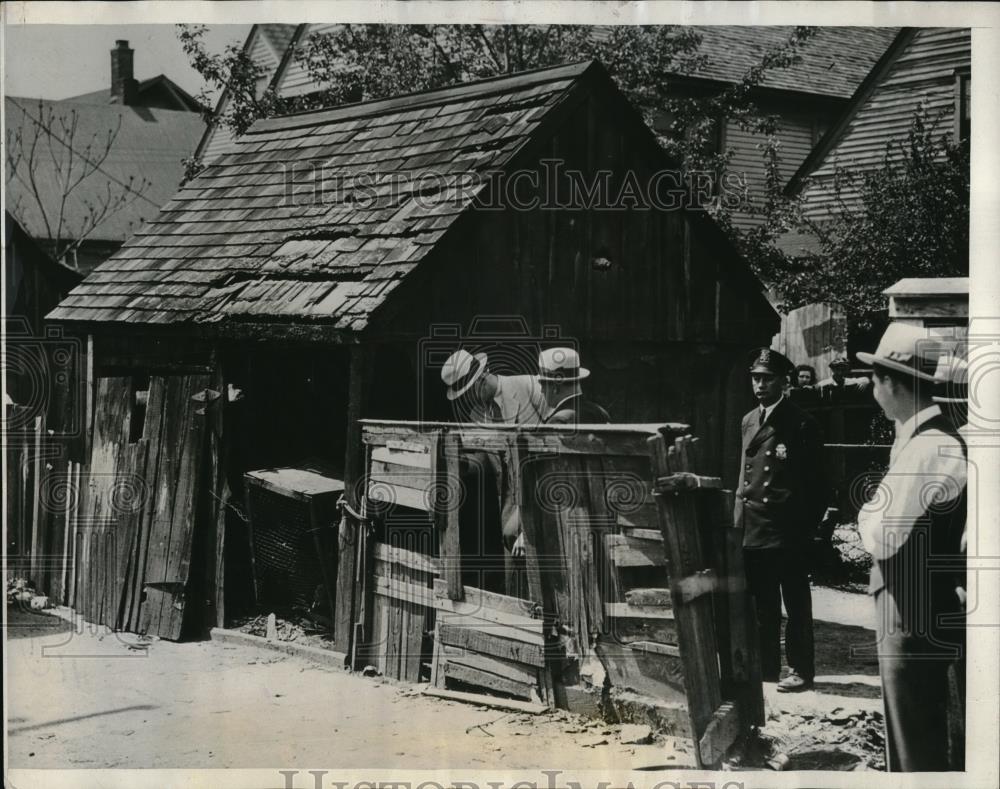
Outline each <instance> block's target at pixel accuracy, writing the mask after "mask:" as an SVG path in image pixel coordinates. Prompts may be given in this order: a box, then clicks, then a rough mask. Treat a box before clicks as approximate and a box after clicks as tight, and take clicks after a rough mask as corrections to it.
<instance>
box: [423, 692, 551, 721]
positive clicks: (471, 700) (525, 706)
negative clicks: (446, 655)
mask: <svg viewBox="0 0 1000 789" xmlns="http://www.w3.org/2000/svg"><path fill="white" fill-rule="evenodd" d="M422 692H423V693H424V695H427V696H436V697H437V698H440V699H448V700H450V701H463V702H466V703H467V704H478V705H480V706H483V707H491V708H493V709H498V710H511V711H513V712H523V713H526V714H528V715H541V714H542V713H544V712H548V711H549V708H548V707H547V706H545V705H544V704H535V703H533V702H530V701H518V700H516V699H502V698H499V697H498V696H486V695H483V694H479V693H462V692H460V691H457V690H444V689H442V688H432V687H427V688H424V689H423V691H422Z"/></svg>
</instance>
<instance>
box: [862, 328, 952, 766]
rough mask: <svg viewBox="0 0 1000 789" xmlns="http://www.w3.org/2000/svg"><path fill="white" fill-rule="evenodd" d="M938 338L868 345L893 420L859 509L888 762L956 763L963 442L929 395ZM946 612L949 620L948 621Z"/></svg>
mask: <svg viewBox="0 0 1000 789" xmlns="http://www.w3.org/2000/svg"><path fill="white" fill-rule="evenodd" d="M940 350H941V346H940V344H939V343H937V342H936V341H935V340H934V339H933V338H931V337H929V335H928V332H927V331H926V330H925V329H922V328H920V327H917V326H909V325H904V324H898V323H894V324H891V325H890V326H889V328H888V329H887V330H886V332H885V334H884V335H883V337H882V340H881V341H880V342H879V346H878V349H877V350H876V351H875V353H874V354H867V353H859V354H858V358H859V359H860V360H861V361H862V362H865V363H867V364H871V365H872V367H873V369H874V374H873V377H872V381H873V394H874V396H875V400H876V401H877V402H878V404H879V405H880V406H881V407H882V410H883V411H884V412H885V414H886V416H887V417H888V418H889V419H892V420H894V421H895V423H896V441H895V443H894V444H893V448H892V452H891V455H890V461H889V469H888V471H887V472H886V475H885V477H884V478H883V480H882V483H881V484H880V486H879V489H878V491H877V492H876V493H875V495H874V496H873V498H872V500H871V501H869V502H868V503H867V504H865V506H864V507H863V508H862V509H861V512H860V513H859V514H858V527H859V529H860V531H861V537H862V540H863V541H864V544H865V547H866V548H867V549H868V551H869V552H870V553H871V555H872V559H873V563H872V573H871V583H870V586H869V593H870V594H872V595H874V597H875V610H876V624H875V627H876V633H877V641H878V656H879V673H880V674H881V677H882V699H883V703H884V705H885V725H886V763H887V767H888V769H889V771H891V772H915V771H941V770H949V769H954V764H955V761H956V760H952V761H949V753H948V725H947V709H948V668H949V665H950V664H951V663H952V662H953V661H954V660H955V659H956V658H957V659H963V658H964V656H963V655H962V654H961V648H962V642H963V627H962V625H961V624H960V613H961V605H960V602H959V598H958V595H957V594H956V592H955V577H956V575H958V574H960V572H961V569H962V568H961V567H960V565H961V564H962V561H963V555H962V553H961V550H960V541H961V534H962V530H963V528H964V523H965V486H966V479H967V473H968V472H967V462H966V457H965V443H964V441H963V440H962V439H961V437H960V436H959V435H958V433H957V431H956V430H955V428H954V426H953V425H952V424H951V423H950V422H949V420H947V419H946V418H945V417H944V416H943V415H942V413H941V409H940V408H939V407H938V406H937V405H936V404H935V403H934V401H933V400H932V395H933V389H932V385H933V383H934V372H935V367H936V365H937V360H938V357H939V356H940ZM949 620H950V621H949Z"/></svg>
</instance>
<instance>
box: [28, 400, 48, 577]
mask: <svg viewBox="0 0 1000 789" xmlns="http://www.w3.org/2000/svg"><path fill="white" fill-rule="evenodd" d="M44 434H45V417H44V416H36V417H35V422H34V429H33V431H32V446H33V453H32V464H31V467H32V472H31V548H30V550H31V553H30V554H29V568H30V569H29V573H30V575H31V578H32V579H37V578H38V569H39V561H40V559H41V556H40V553H41V542H42V524H41V519H40V517H39V512H40V508H41V499H42V495H41V493H42V468H43V467H42V436H43V435H44Z"/></svg>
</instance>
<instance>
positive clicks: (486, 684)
mask: <svg viewBox="0 0 1000 789" xmlns="http://www.w3.org/2000/svg"><path fill="white" fill-rule="evenodd" d="M443 669H444V676H445V679H446V680H447V679H454V680H458V681H459V682H464V683H466V684H468V685H474V686H476V687H480V688H486V689H487V690H494V691H499V692H500V693H509V694H510V695H512V696H520V697H521V698H523V699H526V700H529V701H530V700H531V699H532V696H533V695H537V690H536V688H535V686H534V684H527V683H524V682H516V681H515V680H512V679H508V678H507V677H501V676H497V675H496V674H492V673H489V672H486V671H481V670H480V669H478V668H476V667H474V666H469V665H466V664H464V663H456V662H453V661H451V660H446V661H445V662H444V665H443Z"/></svg>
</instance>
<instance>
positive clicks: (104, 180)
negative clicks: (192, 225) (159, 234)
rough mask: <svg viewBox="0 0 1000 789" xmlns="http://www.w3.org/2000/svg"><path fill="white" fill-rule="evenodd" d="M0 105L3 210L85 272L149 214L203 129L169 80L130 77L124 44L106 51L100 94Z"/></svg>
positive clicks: (169, 190) (189, 101) (166, 194)
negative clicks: (1, 111)
mask: <svg viewBox="0 0 1000 789" xmlns="http://www.w3.org/2000/svg"><path fill="white" fill-rule="evenodd" d="M4 104H5V113H6V121H5V123H6V129H5V133H6V136H7V145H8V152H7V162H8V173H7V182H6V189H7V207H8V209H9V210H10V212H11V214H12V215H13V216H14V217H15V218H16V219H17V221H18V223H19V224H20V226H21V227H22V228H23V229H24V231H25V232H26V233H28V235H30V236H31V237H32V238H33V239H35V241H36V242H37V243H38V244H39V246H40V247H41V248H42V249H44V250H46V252H47V253H48V254H49V255H52V256H55V257H58V258H60V259H61V260H62V262H64V263H65V264H66V265H68V266H70V267H71V268H74V269H77V270H79V271H81V272H83V273H87V272H88V271H90V270H91V269H93V268H94V266H96V265H97V264H98V263H100V262H101V261H103V260H105V259H106V258H107V257H108V256H109V255H111V253H112V252H114V251H115V250H116V249H118V247H120V246H121V245H122V243H123V242H124V241H125V239H126V238H128V237H129V236H130V235H131V234H132V233H133V232H135V230H136V229H137V228H139V227H140V226H141V225H142V223H143V222H145V221H146V220H148V219H150V218H152V217H153V216H155V215H156V212H157V211H158V210H159V208H160V206H161V205H162V204H163V203H165V202H166V201H167V200H168V199H169V198H170V196H171V195H172V194H173V193H174V191H175V190H176V189H177V187H178V185H179V184H180V181H181V178H182V177H183V174H184V165H183V160H184V159H185V158H186V157H188V156H190V155H191V154H192V153H193V151H194V149H195V147H196V145H197V143H198V140H199V138H200V136H201V134H202V132H203V131H204V125H203V123H202V120H201V115H200V110H201V109H202V107H201V106H200V105H199V104H198V102H197V101H195V100H194V99H193V98H192V97H191V96H189V95H188V94H187V93H186V92H184V90H183V89H181V88H180V87H179V86H178V85H176V84H175V83H174V82H173V81H172V80H170V79H169V78H168V77H166V76H164V75H162V74H161V75H159V76H157V77H153V78H151V79H148V80H143V81H141V82H140V81H138V80H136V79H135V78H134V77H133V50H131V49H129V48H128V42H127V41H118V42H116V45H115V48H114V49H112V50H111V81H110V87H109V88H108V89H107V90H103V91H97V92H94V93H89V94H84V95H82V96H75V97H72V98H69V99H64V100H61V101H49V100H41V99H34V98H28V97H13V96H7V97H5V99H4ZM11 165H14V167H11ZM11 170H13V171H14V172H13V173H12V172H11Z"/></svg>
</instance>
